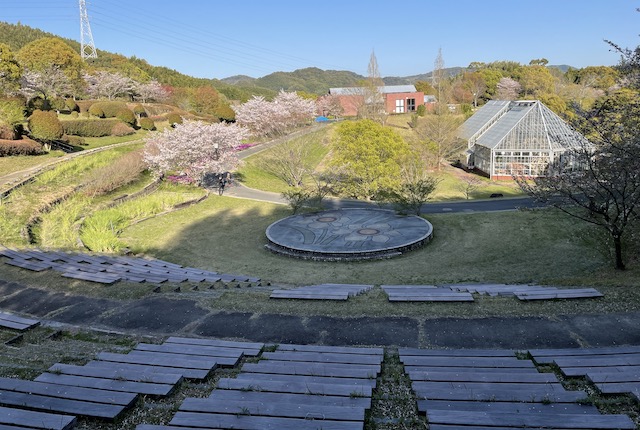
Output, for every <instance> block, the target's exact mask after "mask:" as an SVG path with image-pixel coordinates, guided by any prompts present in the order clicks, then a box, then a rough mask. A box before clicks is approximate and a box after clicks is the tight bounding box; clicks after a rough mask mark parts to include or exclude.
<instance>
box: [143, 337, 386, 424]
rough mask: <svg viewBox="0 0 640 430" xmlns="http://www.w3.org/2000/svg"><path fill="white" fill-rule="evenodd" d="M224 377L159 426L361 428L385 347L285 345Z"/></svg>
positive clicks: (185, 403)
mask: <svg viewBox="0 0 640 430" xmlns="http://www.w3.org/2000/svg"><path fill="white" fill-rule="evenodd" d="M262 357H264V358H267V360H261V361H260V362H258V363H246V364H245V365H244V366H243V367H242V370H241V373H240V374H239V375H238V376H237V378H222V379H220V380H219V381H218V384H217V386H216V389H215V390H214V391H213V392H212V393H211V395H210V397H209V398H206V399H202V398H189V399H186V400H185V401H184V402H183V403H182V405H181V406H180V409H179V410H178V412H177V413H176V415H175V416H174V417H173V419H172V420H171V421H170V423H169V425H167V426H153V425H146V424H143V425H139V426H138V427H137V430H160V429H165V430H167V429H181V430H186V429H196V428H199V429H203V428H219V429H282V430H289V429H291V430H293V429H296V430H297V429H301V430H305V429H314V430H316V429H318V428H322V429H335V430H351V429H359V430H362V428H363V427H364V416H365V411H366V410H367V409H368V408H370V407H371V393H372V389H373V388H374V387H375V384H376V379H375V377H376V375H377V374H378V373H379V372H380V367H381V362H382V358H383V351H382V349H381V348H340V347H338V348H332V347H321V346H305V345H283V349H282V350H281V349H280V348H278V349H277V350H276V351H275V352H265V353H263V355H262Z"/></svg>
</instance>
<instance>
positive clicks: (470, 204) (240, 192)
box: [224, 183, 541, 214]
mask: <svg viewBox="0 0 640 430" xmlns="http://www.w3.org/2000/svg"><path fill="white" fill-rule="evenodd" d="M224 194H225V195H226V196H230V197H236V198H243V199H250V200H257V201H263V202H269V203H276V204H287V202H286V200H285V199H283V198H282V196H281V195H280V194H278V193H272V192H268V191H261V190H256V189H253V188H248V187H245V186H244V185H242V184H239V183H235V184H233V186H230V187H227V188H226V189H225V193H224ZM323 206H324V207H325V208H326V209H345V208H366V207H371V208H379V207H381V206H380V205H379V204H378V203H376V202H368V201H363V200H350V199H336V198H327V199H325V200H324V201H323ZM537 207H541V204H540V203H537V202H536V201H535V200H534V199H533V198H531V197H511V198H504V197H497V198H493V199H486V200H463V201H452V202H438V203H426V204H425V205H423V206H422V209H421V212H422V213H424V214H438V213H473V212H501V211H514V210H518V209H533V208H537Z"/></svg>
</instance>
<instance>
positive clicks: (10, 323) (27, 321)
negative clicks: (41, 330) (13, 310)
mask: <svg viewBox="0 0 640 430" xmlns="http://www.w3.org/2000/svg"><path fill="white" fill-rule="evenodd" d="M39 325H40V321H38V320H34V319H31V318H23V317H19V316H17V315H13V314H10V313H8V312H0V328H8V329H12V330H19V331H26V330H30V329H32V328H34V327H37V326H39Z"/></svg>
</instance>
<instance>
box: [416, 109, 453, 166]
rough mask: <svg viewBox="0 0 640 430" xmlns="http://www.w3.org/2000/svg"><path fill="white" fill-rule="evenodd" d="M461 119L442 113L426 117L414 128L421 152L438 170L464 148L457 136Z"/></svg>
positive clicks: (446, 112) (445, 112)
mask: <svg viewBox="0 0 640 430" xmlns="http://www.w3.org/2000/svg"><path fill="white" fill-rule="evenodd" d="M461 124H462V118H460V117H459V116H457V115H453V114H451V113H449V112H448V110H447V111H443V112H442V113H441V114H439V115H427V116H425V117H424V118H423V119H422V120H421V121H420V122H419V123H418V126H417V127H416V128H414V130H415V133H416V137H417V139H418V141H419V143H420V148H421V152H423V154H425V157H427V158H428V159H429V160H430V161H431V163H430V164H431V165H432V167H433V168H435V169H436V170H440V167H441V164H442V162H443V161H445V160H450V159H452V158H453V157H455V156H457V155H458V154H459V153H460V151H461V150H462V149H463V148H464V147H465V142H464V141H463V140H462V139H460V138H459V137H458V136H457V131H458V127H460V125H461Z"/></svg>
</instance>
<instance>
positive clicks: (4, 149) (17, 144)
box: [0, 139, 44, 157]
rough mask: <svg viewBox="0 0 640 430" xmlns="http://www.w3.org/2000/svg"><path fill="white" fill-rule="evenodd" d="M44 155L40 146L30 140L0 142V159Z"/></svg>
mask: <svg viewBox="0 0 640 430" xmlns="http://www.w3.org/2000/svg"><path fill="white" fill-rule="evenodd" d="M40 154H44V150H43V149H42V145H40V144H39V143H38V142H35V141H33V140H31V139H22V140H0V157H8V156H10V155H40Z"/></svg>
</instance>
